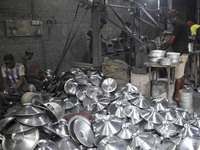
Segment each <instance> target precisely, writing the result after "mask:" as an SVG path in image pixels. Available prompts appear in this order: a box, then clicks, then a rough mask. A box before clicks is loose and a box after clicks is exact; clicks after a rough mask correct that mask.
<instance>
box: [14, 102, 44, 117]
mask: <svg viewBox="0 0 200 150" xmlns="http://www.w3.org/2000/svg"><path fill="white" fill-rule="evenodd" d="M42 113H44V110H42V109H40V108H38V107H36V106H35V105H33V104H31V103H26V104H24V105H23V106H22V107H21V108H19V109H18V110H17V111H16V112H15V114H14V115H15V116H30V115H37V114H42Z"/></svg>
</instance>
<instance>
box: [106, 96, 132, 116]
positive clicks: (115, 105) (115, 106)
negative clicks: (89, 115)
mask: <svg viewBox="0 0 200 150" xmlns="http://www.w3.org/2000/svg"><path fill="white" fill-rule="evenodd" d="M130 105H131V104H130V103H129V102H126V101H119V100H117V101H114V102H112V103H111V104H110V105H109V106H108V112H109V114H110V115H114V116H117V117H119V118H125V117H126V115H125V113H124V108H125V107H126V106H130Z"/></svg>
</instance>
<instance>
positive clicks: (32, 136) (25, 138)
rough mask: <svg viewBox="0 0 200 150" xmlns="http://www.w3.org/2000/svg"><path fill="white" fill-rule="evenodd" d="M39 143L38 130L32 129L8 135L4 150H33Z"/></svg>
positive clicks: (3, 143)
mask: <svg viewBox="0 0 200 150" xmlns="http://www.w3.org/2000/svg"><path fill="white" fill-rule="evenodd" d="M38 141H39V131H38V129H32V130H29V131H27V132H22V133H17V134H12V135H11V136H10V135H6V136H5V138H3V141H2V146H3V149H4V150H11V149H12V150H20V149H24V150H33V149H34V148H35V147H36V145H37V143H38Z"/></svg>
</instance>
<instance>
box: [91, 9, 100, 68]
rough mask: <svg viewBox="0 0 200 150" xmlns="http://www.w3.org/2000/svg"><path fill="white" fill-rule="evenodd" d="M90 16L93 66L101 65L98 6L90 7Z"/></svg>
mask: <svg viewBox="0 0 200 150" xmlns="http://www.w3.org/2000/svg"><path fill="white" fill-rule="evenodd" d="M91 11H92V12H91V17H92V30H93V32H92V40H93V43H92V44H93V67H100V66H101V65H102V49H101V35H100V12H99V8H98V7H93V8H92V9H91Z"/></svg>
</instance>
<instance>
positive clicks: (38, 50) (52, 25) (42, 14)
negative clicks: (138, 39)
mask: <svg viewBox="0 0 200 150" xmlns="http://www.w3.org/2000/svg"><path fill="white" fill-rule="evenodd" d="M109 3H113V4H123V5H126V4H127V3H128V1H126V0H110V1H109ZM77 4H78V0H20V1H16V0H1V1H0V64H3V55H4V54H6V53H12V54H13V55H14V57H15V59H16V61H19V60H20V58H21V57H22V55H23V54H24V51H25V50H27V49H31V50H32V51H34V57H33V60H32V62H33V63H35V64H38V65H39V66H40V68H41V69H44V68H45V63H44V62H45V61H44V58H46V59H47V67H48V68H50V69H52V70H54V69H55V68H56V66H57V64H58V61H59V59H60V57H61V55H62V51H63V48H64V45H65V42H66V39H67V36H68V34H69V31H70V27H71V25H72V21H73V18H74V15H75V12H76V7H77ZM115 10H116V11H117V12H118V13H119V15H120V16H121V17H122V18H123V20H124V21H126V19H128V18H129V17H130V14H129V12H128V10H127V9H120V8H116V9H115ZM85 11H86V10H85V9H84V8H80V9H79V12H78V16H77V19H76V20H75V25H74V28H73V30H72V33H73V32H74V31H75V29H76V27H77V25H78V24H79V22H80V20H81V18H82V16H83V13H84V12H85ZM105 14H107V15H108V16H109V17H111V18H112V19H113V20H115V21H118V20H117V18H116V17H114V14H113V13H112V12H111V11H110V9H109V8H108V9H107V10H106V12H105ZM90 15H91V14H90V10H88V12H87V15H86V17H85V18H84V20H83V22H82V23H81V25H80V28H79V30H78V32H77V34H76V37H75V39H74V41H73V43H72V46H71V48H70V51H69V52H68V54H67V56H66V57H65V59H64V62H63V64H62V68H61V70H60V71H66V70H68V69H69V68H70V65H71V62H72V61H86V59H85V58H86V57H85V55H86V52H87V38H88V37H87V36H86V32H87V30H88V29H89V27H90ZM6 19H13V20H15V19H16V20H20V19H21V20H23V19H39V20H41V21H42V22H43V27H44V28H43V29H44V35H43V36H42V37H39V36H29V37H16V38H12V37H7V36H6V29H5V28H6V26H5V20H6ZM118 23H119V22H118ZM119 33H120V30H119V29H118V28H117V27H115V26H114V25H112V24H111V23H109V22H108V24H107V25H106V26H105V28H104V33H103V34H104V36H105V37H107V38H113V37H118V35H119ZM44 52H45V53H46V54H45V53H44ZM44 54H45V56H44Z"/></svg>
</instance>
